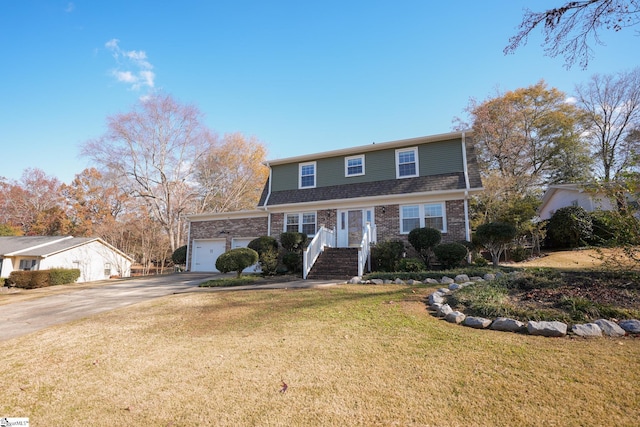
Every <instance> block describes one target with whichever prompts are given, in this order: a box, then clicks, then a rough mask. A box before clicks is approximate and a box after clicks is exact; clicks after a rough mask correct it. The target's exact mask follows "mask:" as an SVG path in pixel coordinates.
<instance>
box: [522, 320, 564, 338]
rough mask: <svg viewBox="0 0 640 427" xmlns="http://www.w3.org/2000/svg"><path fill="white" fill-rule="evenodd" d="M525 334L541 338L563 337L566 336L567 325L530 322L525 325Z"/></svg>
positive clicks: (556, 322) (554, 322)
mask: <svg viewBox="0 0 640 427" xmlns="http://www.w3.org/2000/svg"><path fill="white" fill-rule="evenodd" d="M527 332H529V334H530V335H540V336H543V337H564V336H565V335H567V324H566V323H562V322H558V321H553V322H535V321H533V320H530V321H529V322H528V323H527Z"/></svg>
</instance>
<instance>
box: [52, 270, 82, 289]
mask: <svg viewBox="0 0 640 427" xmlns="http://www.w3.org/2000/svg"><path fill="white" fill-rule="evenodd" d="M48 271H49V283H50V284H51V286H55V285H66V284H68V283H75V281H76V280H78V279H79V278H80V270H79V269H77V268H52V269H51V270H48Z"/></svg>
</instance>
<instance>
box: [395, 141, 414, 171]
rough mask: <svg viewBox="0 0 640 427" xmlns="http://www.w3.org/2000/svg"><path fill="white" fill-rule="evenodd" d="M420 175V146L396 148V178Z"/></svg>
mask: <svg viewBox="0 0 640 427" xmlns="http://www.w3.org/2000/svg"><path fill="white" fill-rule="evenodd" d="M414 176H418V148H417V147H413V148H402V149H399V150H396V178H411V177H414Z"/></svg>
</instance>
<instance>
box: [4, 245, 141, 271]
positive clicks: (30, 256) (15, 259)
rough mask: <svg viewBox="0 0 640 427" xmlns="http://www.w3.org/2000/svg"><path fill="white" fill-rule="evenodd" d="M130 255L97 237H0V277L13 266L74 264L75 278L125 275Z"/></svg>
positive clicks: (34, 267)
mask: <svg viewBox="0 0 640 427" xmlns="http://www.w3.org/2000/svg"><path fill="white" fill-rule="evenodd" d="M132 262H133V259H132V258H131V257H130V256H128V255H127V254H125V253H123V252H122V251H120V250H118V249H117V248H115V247H113V246H111V245H110V244H108V243H107V242H105V241H104V240H102V239H100V238H97V237H73V236H3V237H0V277H9V274H11V272H12V271H14V270H48V269H52V268H77V269H78V270H80V278H79V279H78V282H92V281H96V280H104V279H109V278H110V277H114V276H117V277H129V276H130V275H131V263H132Z"/></svg>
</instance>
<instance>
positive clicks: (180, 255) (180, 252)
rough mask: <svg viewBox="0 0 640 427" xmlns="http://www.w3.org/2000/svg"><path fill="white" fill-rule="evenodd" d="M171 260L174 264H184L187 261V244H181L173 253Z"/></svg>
mask: <svg viewBox="0 0 640 427" xmlns="http://www.w3.org/2000/svg"><path fill="white" fill-rule="evenodd" d="M171 261H173V263H174V264H177V265H182V264H186V263H187V245H184V246H180V247H179V248H178V249H176V250H175V251H173V254H171Z"/></svg>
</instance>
